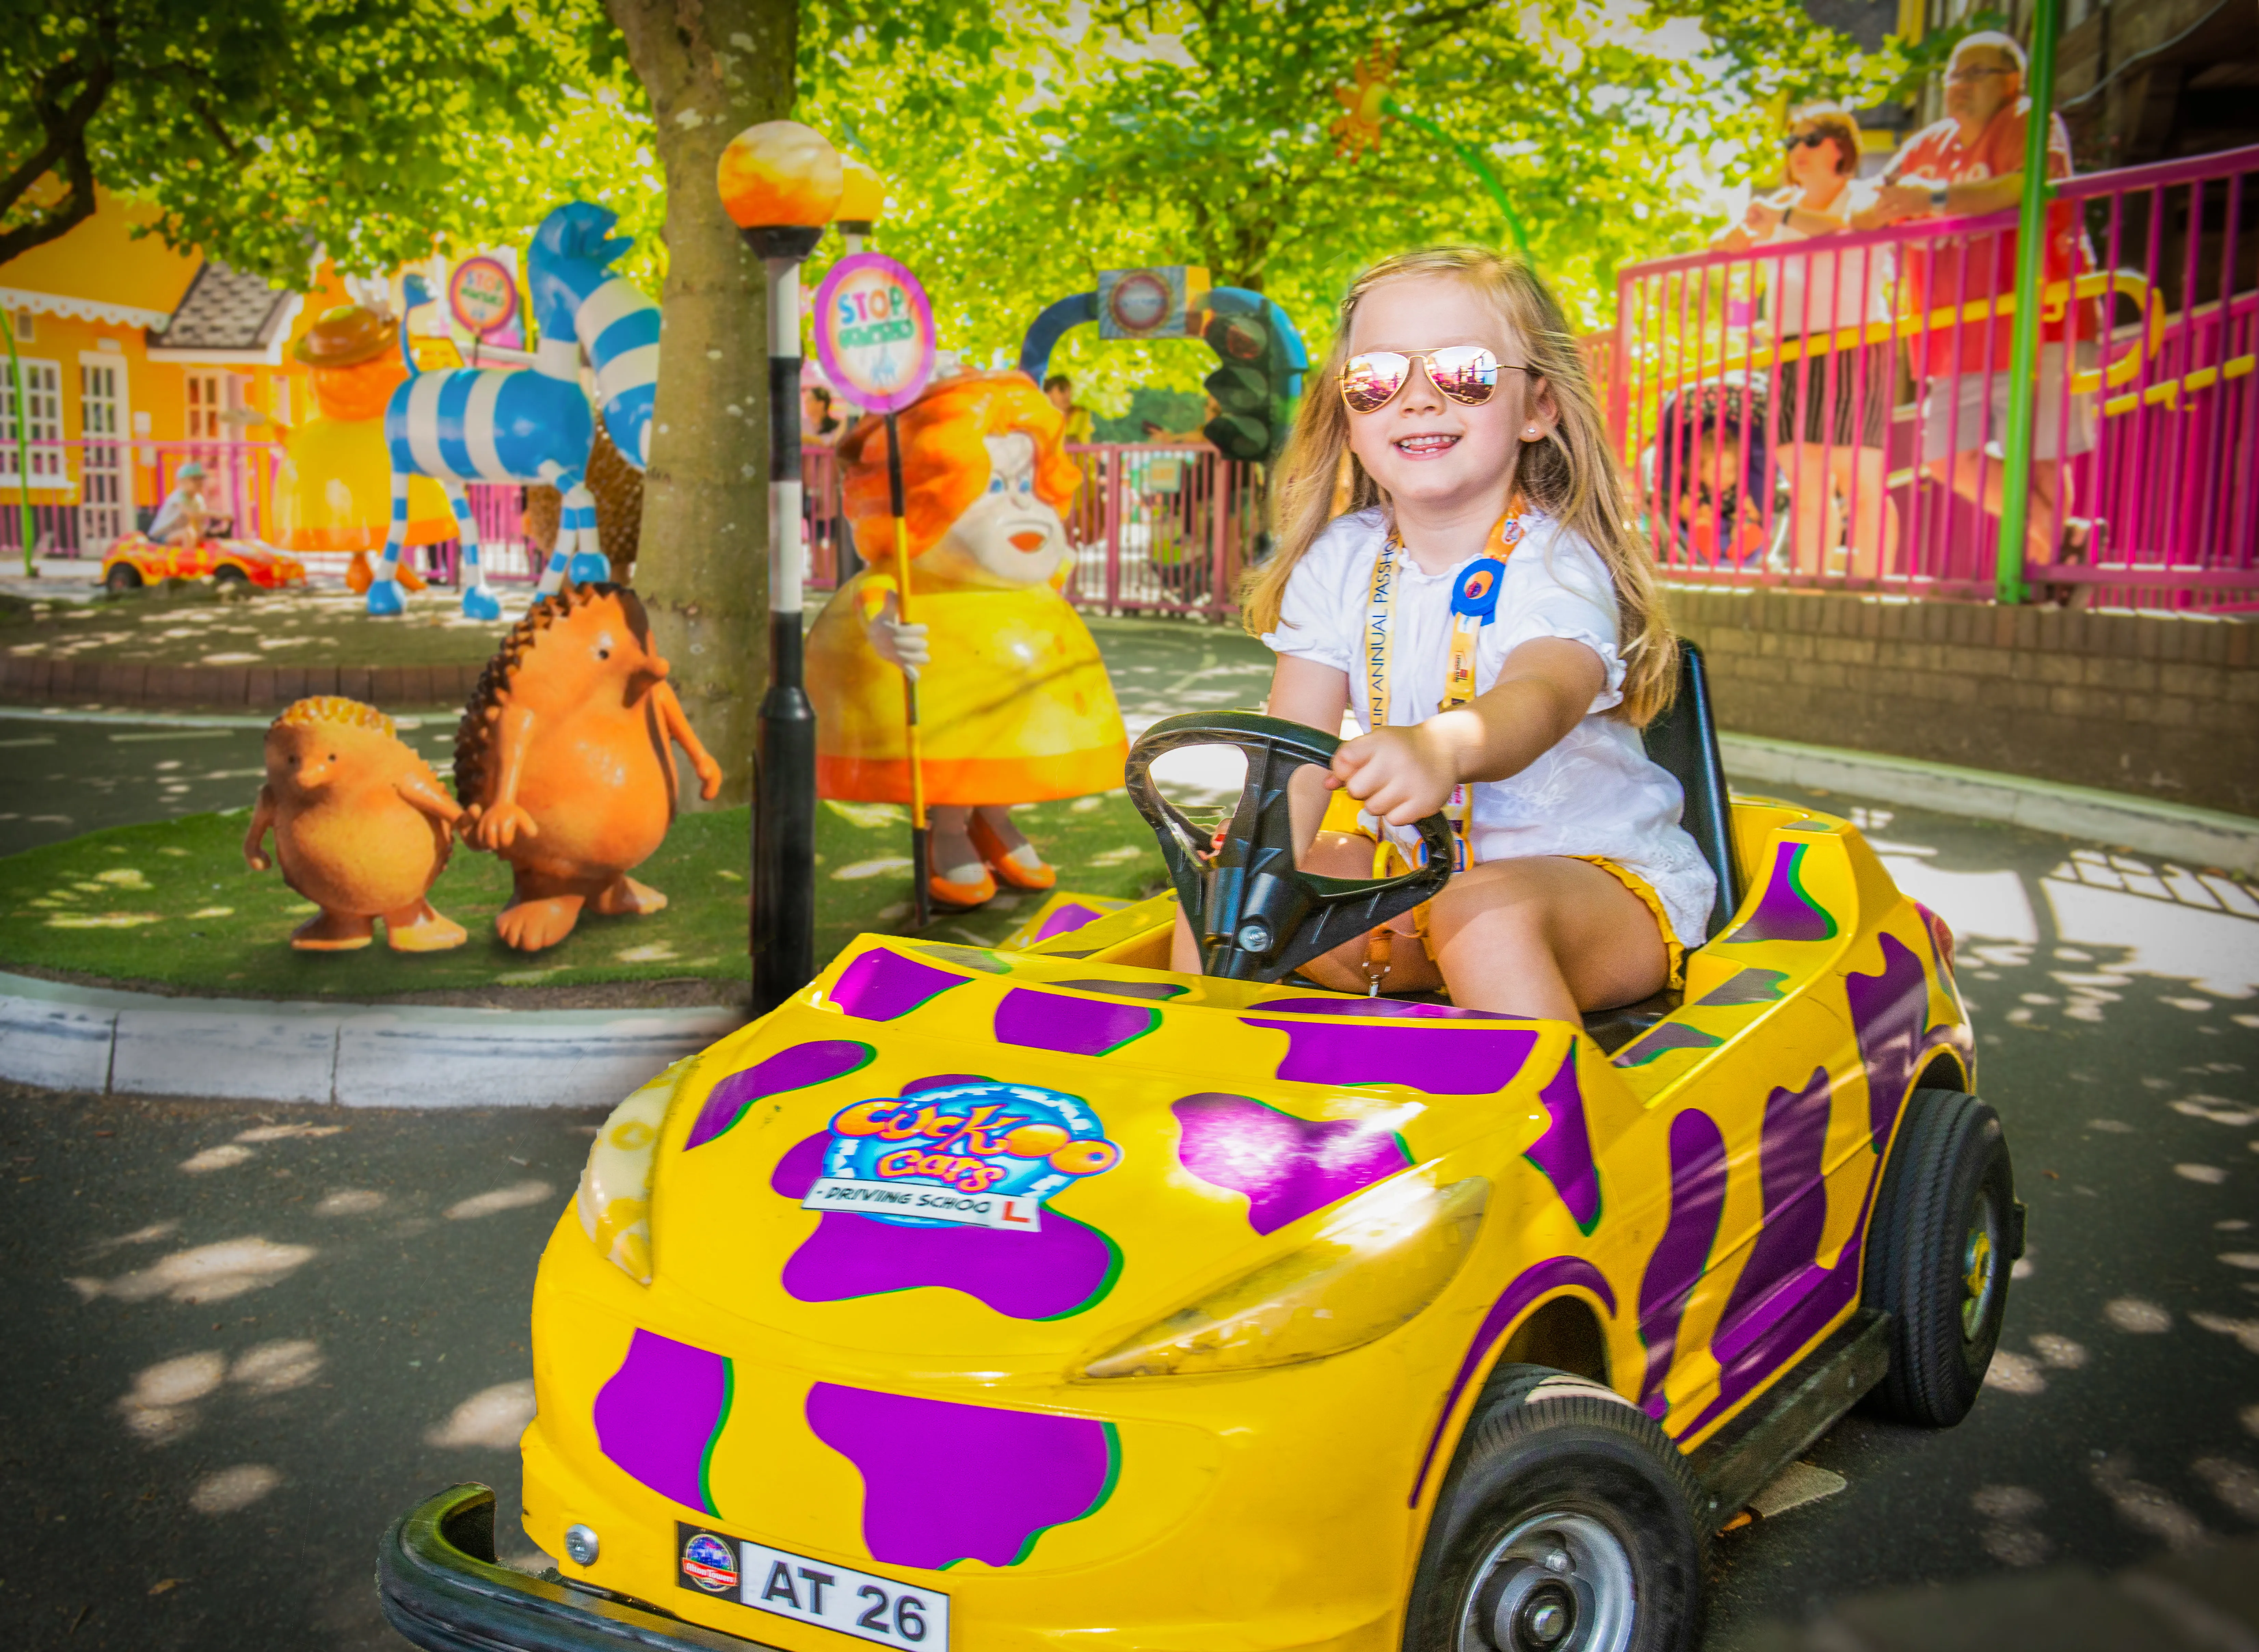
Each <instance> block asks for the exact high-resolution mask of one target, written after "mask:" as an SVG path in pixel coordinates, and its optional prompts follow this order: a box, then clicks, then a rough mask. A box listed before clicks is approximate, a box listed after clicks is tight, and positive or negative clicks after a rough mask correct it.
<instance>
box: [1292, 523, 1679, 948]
mask: <svg viewBox="0 0 2259 1652" xmlns="http://www.w3.org/2000/svg"><path fill="white" fill-rule="evenodd" d="M1523 526H1524V528H1525V530H1526V537H1525V538H1523V539H1522V541H1521V544H1520V545H1517V546H1516V547H1515V548H1514V554H1513V556H1512V557H1511V558H1510V559H1508V560H1507V565H1506V579H1505V580H1504V582H1503V587H1502V588H1501V589H1500V593H1499V599H1498V609H1497V617H1496V618H1495V619H1494V620H1493V621H1492V623H1489V624H1487V625H1486V626H1484V627H1483V628H1482V631H1481V633H1480V637H1479V641H1478V643H1477V645H1476V650H1475V691H1476V692H1477V693H1478V694H1487V693H1489V692H1490V690H1491V689H1492V688H1493V687H1495V686H1496V685H1497V682H1498V676H1499V672H1500V669H1501V668H1502V667H1503V666H1505V664H1506V657H1507V655H1508V654H1510V653H1512V652H1514V650H1515V649H1517V648H1519V647H1521V644H1524V643H1527V642H1530V641H1533V640H1534V639H1536V638H1537V637H1565V638H1567V639H1569V640H1570V641H1571V642H1578V643H1583V644H1585V645H1586V647H1588V648H1590V649H1591V650H1592V651H1593V652H1594V653H1596V654H1598V655H1599V656H1600V660H1601V663H1602V664H1603V665H1605V666H1607V684H1606V685H1605V686H1604V687H1602V689H1601V690H1600V693H1599V694H1597V695H1595V696H1594V697H1593V703H1592V705H1591V706H1590V707H1589V708H1587V709H1586V714H1585V718H1584V720H1583V721H1582V722H1581V723H1578V725H1577V726H1576V727H1575V728H1573V729H1571V730H1569V732H1568V733H1567V734H1565V735H1564V736H1563V737H1561V739H1560V741H1559V742H1558V743H1557V744H1555V745H1554V746H1553V747H1552V749H1551V750H1550V751H1546V752H1545V753H1544V754H1543V756H1541V757H1539V758H1537V760H1536V762H1534V763H1532V764H1531V765H1529V767H1528V768H1526V769H1524V770H1522V771H1521V773H1519V774H1514V775H1511V776H1509V777H1508V778H1507V779H1505V780H1485V781H1483V782H1481V783H1479V785H1477V786H1476V787H1475V788H1474V811H1473V818H1472V822H1471V830H1470V832H1469V837H1470V838H1471V840H1472V843H1471V848H1472V852H1473V855H1474V858H1475V859H1477V860H1478V861H1483V860H1507V859H1512V858H1516V857H1518V856H1526V855H1602V856H1606V857H1607V858H1608V859H1610V860H1613V861H1614V862H1616V863H1617V864H1618V865H1621V866H1623V867H1625V868H1626V869H1627V870H1628V871H1631V872H1637V873H1638V874H1639V875H1640V876H1641V877H1642V878H1643V879H1646V880H1647V882H1648V884H1649V886H1650V887H1652V888H1653V889H1654V891H1655V893H1656V894H1657V896H1658V897H1659V898H1660V899H1661V900H1662V901H1663V906H1664V910H1665V911H1666V912H1668V913H1669V914H1670V915H1671V928H1672V929H1673V930H1674V931H1676V933H1677V935H1678V940H1679V943H1680V944H1682V945H1684V946H1686V947H1688V948H1692V947H1697V946H1700V945H1701V944H1702V943H1703V940H1704V939H1705V936H1706V932H1707V929H1708V919H1709V915H1710V907H1711V903H1712V901H1713V900H1714V898H1715V896H1716V894H1717V879H1715V878H1714V877H1713V876H1712V874H1711V872H1710V868H1709V866H1708V865H1707V863H1706V862H1705V861H1704V860H1703V858H1702V853H1701V851H1700V850H1699V849H1697V848H1696V847H1695V846H1694V840H1693V839H1692V837H1688V836H1687V835H1686V833H1685V830H1682V829H1681V828H1680V826H1679V824H1678V816H1679V811H1680V809H1681V808H1682V807H1683V806H1684V802H1685V799H1684V797H1683V796H1682V794H1680V791H1679V788H1678V781H1677V780H1675V779H1673V778H1672V777H1671V774H1670V773H1668V772H1667V771H1665V770H1664V769H1663V768H1660V767H1658V766H1657V765H1656V764H1654V763H1652V762H1650V761H1649V759H1648V756H1647V752H1646V750H1645V748H1644V747H1643V746H1642V744H1640V737H1639V730H1636V729H1635V728H1633V727H1632V726H1631V725H1630V724H1629V723H1623V722H1620V721H1617V720H1615V719H1614V718H1611V717H1608V716H1604V715H1602V714H1603V713H1605V712H1607V710H1608V709H1609V708H1611V707H1613V706H1614V705H1616V704H1618V703H1620V702H1621V701H1622V699H1623V680H1624V663H1623V658H1622V656H1621V654H1620V653H1618V652H1617V647H1616V598H1615V581H1614V579H1612V578H1611V577H1610V575H1609V573H1608V569H1607V564H1606V563H1605V562H1603V561H1601V559H1600V554H1599V552H1596V551H1594V550H1593V547H1592V546H1591V545H1588V544H1586V542H1585V540H1583V539H1582V538H1578V536H1577V535H1575V534H1572V533H1571V532H1569V531H1567V530H1564V529H1563V528H1562V527H1561V526H1560V525H1559V524H1558V523H1555V522H1554V521H1553V520H1552V518H1550V516H1544V515H1543V514H1542V513H1539V512H1536V511H1533V512H1531V513H1530V514H1529V516H1526V517H1524V518H1523ZM1385 542H1386V517H1385V516H1383V514H1382V513H1381V512H1380V511H1379V509H1372V510H1365V511H1360V512H1358V514H1357V515H1355V516H1340V517H1336V519H1335V520H1334V522H1333V523H1331V524H1330V525H1329V527H1328V528H1327V529H1326V530H1325V531H1324V532H1323V533H1322V534H1320V535H1319V536H1318V538H1317V539H1316V541H1315V543H1313V544H1312V545H1311V546H1310V548H1309V550H1308V552H1305V553H1304V554H1303V557H1302V559H1301V562H1299V563H1297V564H1296V565H1295V567H1294V571H1293V573H1292V574H1290V575H1289V576H1288V577H1287V580H1286V595H1285V598H1284V600H1283V601H1282V602H1281V603H1280V606H1279V629H1278V630H1274V631H1272V632H1270V633H1268V634H1267V635H1266V636H1265V637H1264V638H1263V640H1264V642H1265V643H1266V644H1269V645H1270V647H1271V648H1272V650H1273V651H1274V652H1278V653H1280V654H1286V655H1289V656H1292V657H1293V658H1294V659H1308V660H1315V662H1317V663H1318V664H1319V665H1322V666H1331V667H1332V668H1333V669H1334V670H1336V671H1338V672H1341V673H1343V674H1344V675H1346V676H1347V677H1348V678H1349V680H1350V683H1349V687H1350V696H1349V698H1350V708H1351V709H1352V710H1353V712H1354V713H1355V715H1356V716H1357V720H1358V728H1359V729H1360V730H1365V732H1368V733H1370V732H1371V723H1370V716H1371V713H1370V711H1369V709H1368V707H1367V704H1366V694H1365V663H1364V655H1363V649H1362V646H1361V639H1362V633H1363V631H1364V629H1365V616H1366V613H1367V609H1368V605H1369V601H1370V596H1371V592H1372V566H1373V563H1374V561H1375V559H1378V558H1379V554H1380V549H1381V546H1382V545H1383V544H1384V543H1385ZM1399 566H1400V572H1399V575H1398V582H1397V587H1396V597H1395V602H1394V604H1393V624H1392V627H1391V630H1392V646H1391V648H1390V651H1389V652H1390V659H1391V672H1390V674H1391V681H1390V683H1389V695H1388V720H1389V722H1390V723H1392V724H1393V725H1397V726H1404V725H1407V724H1412V723H1424V722H1426V721H1427V720H1428V719H1429V717H1432V716H1435V715H1436V711H1437V710H1438V709H1440V708H1441V707H1442V705H1443V679H1444V675H1445V673H1446V671H1447V669H1448V666H1449V663H1450V627H1451V619H1450V609H1451V585H1452V581H1453V580H1454V579H1455V578H1456V577H1457V573H1458V569H1457V568H1456V567H1454V568H1452V569H1450V570H1449V571H1447V572H1445V573H1422V572H1421V570H1420V567H1419V565H1418V564H1416V563H1415V562H1414V561H1413V560H1412V559H1411V558H1409V557H1408V556H1407V557H1403V558H1401V559H1400V565H1399ZM1363 819H1364V823H1365V826H1366V828H1367V829H1368V830H1372V829H1374V828H1376V827H1378V828H1379V830H1386V832H1387V833H1388V834H1389V836H1391V837H1393V838H1394V839H1396V841H1397V842H1398V843H1400V844H1403V845H1404V846H1405V847H1407V848H1411V847H1413V846H1414V845H1416V844H1418V842H1419V840H1420V838H1419V834H1418V833H1417V832H1415V831H1414V830H1411V829H1410V828H1409V827H1386V826H1380V824H1379V822H1376V821H1375V820H1374V819H1373V818H1372V816H1370V815H1366V816H1364V817H1363Z"/></svg>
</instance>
